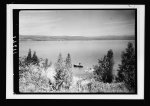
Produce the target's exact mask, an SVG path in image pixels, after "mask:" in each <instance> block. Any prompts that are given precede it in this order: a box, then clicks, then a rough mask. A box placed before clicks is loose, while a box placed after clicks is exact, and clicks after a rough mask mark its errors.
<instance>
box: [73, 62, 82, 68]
mask: <svg viewBox="0 0 150 106" xmlns="http://www.w3.org/2000/svg"><path fill="white" fill-rule="evenodd" d="M74 67H77V68H83V66H82V65H81V63H79V65H76V64H74Z"/></svg>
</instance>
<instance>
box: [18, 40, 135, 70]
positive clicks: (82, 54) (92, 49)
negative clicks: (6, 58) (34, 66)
mask: <svg viewBox="0 0 150 106" xmlns="http://www.w3.org/2000/svg"><path fill="white" fill-rule="evenodd" d="M129 41H130V42H132V43H134V41H133V40H96V41H94V40H93V41H20V42H19V56H25V55H27V53H28V50H29V48H30V49H31V50H32V51H36V52H37V56H38V57H41V58H48V59H49V61H51V62H53V63H54V62H56V61H57V58H58V55H59V53H61V54H62V56H63V58H64V59H65V58H66V57H67V53H70V55H71V59H72V64H79V63H81V64H82V65H83V66H84V69H86V68H90V67H93V65H96V64H97V62H98V59H101V58H102V57H103V56H104V55H105V54H107V51H108V50H109V49H112V50H113V53H114V61H115V65H114V69H115V70H116V68H117V67H118V64H119V63H120V61H121V52H122V51H123V50H125V48H126V47H127V43H128V42H129ZM81 70H82V69H81Z"/></svg>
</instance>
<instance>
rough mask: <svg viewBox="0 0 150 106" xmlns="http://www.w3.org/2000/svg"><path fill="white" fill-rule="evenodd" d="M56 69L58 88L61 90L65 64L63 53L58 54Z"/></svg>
mask: <svg viewBox="0 0 150 106" xmlns="http://www.w3.org/2000/svg"><path fill="white" fill-rule="evenodd" d="M55 70H56V76H55V79H56V90H60V87H61V86H62V84H63V82H64V76H65V73H64V65H63V58H62V55H61V53H60V54H59V56H58V60H57V63H56V64H55Z"/></svg>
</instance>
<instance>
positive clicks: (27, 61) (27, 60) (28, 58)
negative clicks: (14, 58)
mask: <svg viewBox="0 0 150 106" xmlns="http://www.w3.org/2000/svg"><path fill="white" fill-rule="evenodd" d="M31 62H32V57H31V49H29V52H28V56H27V58H26V63H27V64H30V63H31Z"/></svg>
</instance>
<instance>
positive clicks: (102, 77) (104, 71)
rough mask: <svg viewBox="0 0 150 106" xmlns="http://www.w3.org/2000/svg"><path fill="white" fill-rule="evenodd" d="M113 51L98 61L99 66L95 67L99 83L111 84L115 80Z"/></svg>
mask: <svg viewBox="0 0 150 106" xmlns="http://www.w3.org/2000/svg"><path fill="white" fill-rule="evenodd" d="M113 65H114V60H113V51H112V50H111V49H110V50H109V51H108V53H107V55H105V56H104V57H103V58H102V59H101V60H100V59H99V60H98V65H96V66H95V67H94V70H95V71H94V75H95V78H96V79H97V80H99V81H103V82H108V83H111V82H112V80H113V75H112V71H113Z"/></svg>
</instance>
